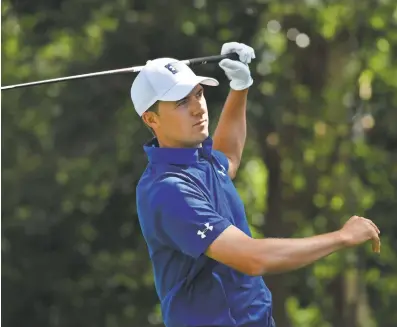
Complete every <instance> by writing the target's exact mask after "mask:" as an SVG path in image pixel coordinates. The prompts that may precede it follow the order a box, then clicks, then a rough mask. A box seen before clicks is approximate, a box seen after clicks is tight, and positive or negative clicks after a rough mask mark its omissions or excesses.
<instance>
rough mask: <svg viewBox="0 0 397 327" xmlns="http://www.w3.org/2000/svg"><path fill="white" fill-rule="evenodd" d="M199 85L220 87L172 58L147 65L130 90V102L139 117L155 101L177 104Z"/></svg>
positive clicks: (160, 59) (154, 61)
mask: <svg viewBox="0 0 397 327" xmlns="http://www.w3.org/2000/svg"><path fill="white" fill-rule="evenodd" d="M197 84H204V85H209V86H218V85H219V82H218V81H217V80H216V79H214V78H210V77H203V76H197V75H196V74H195V73H194V72H193V71H192V70H191V69H190V68H189V66H187V65H186V64H185V63H184V62H182V61H179V60H177V59H173V58H159V59H155V60H151V61H148V62H147V63H146V65H145V66H144V67H143V68H142V70H141V71H140V72H139V74H138V76H137V77H136V78H135V80H134V82H133V83H132V86H131V99H132V103H133V105H134V107H135V111H136V112H137V113H138V115H139V116H142V114H143V113H144V112H145V111H146V110H148V109H149V108H150V107H151V106H152V105H153V104H154V103H155V102H156V101H178V100H180V99H183V98H184V97H185V96H187V95H188V94H189V93H190V91H191V90H193V88H194V87H195V86H196V85H197Z"/></svg>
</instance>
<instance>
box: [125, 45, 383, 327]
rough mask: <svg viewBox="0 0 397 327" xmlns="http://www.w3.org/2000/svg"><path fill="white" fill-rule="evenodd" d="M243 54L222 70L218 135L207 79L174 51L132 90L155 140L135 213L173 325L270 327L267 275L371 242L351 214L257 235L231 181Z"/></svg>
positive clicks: (372, 229) (245, 70)
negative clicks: (319, 229) (298, 230)
mask: <svg viewBox="0 0 397 327" xmlns="http://www.w3.org/2000/svg"><path fill="white" fill-rule="evenodd" d="M230 52H236V53H237V54H238V55H239V58H240V61H233V60H229V59H225V60H223V61H221V62H220V63H219V65H220V67H221V68H222V69H223V70H224V71H225V74H226V75H227V77H228V78H229V79H230V88H231V90H230V93H229V95H228V97H227V99H226V102H225V105H224V108H223V111H222V114H221V117H220V119H219V122H218V125H217V128H216V131H215V133H214V136H213V138H211V137H210V136H209V133H208V111H207V104H206V101H205V97H204V89H203V86H202V85H208V86H216V85H218V81H216V80H214V79H213V78H209V77H200V76H196V75H195V74H194V73H193V72H192V71H191V70H190V68H189V67H188V66H186V65H184V64H182V63H181V62H176V60H175V59H171V58H160V59H156V60H153V61H151V62H148V63H147V64H146V66H145V67H144V69H143V70H142V71H141V72H140V74H139V75H138V76H137V78H136V79H135V81H134V83H133V85H132V87H131V97H132V101H133V104H134V107H135V110H136V111H137V113H138V114H139V116H141V117H142V119H143V121H144V123H145V124H146V125H147V126H148V127H149V128H150V129H151V130H152V131H153V133H154V135H155V138H153V140H152V141H150V142H149V143H147V144H146V145H145V146H144V149H145V151H146V154H147V156H148V159H149V164H148V166H147V168H146V170H145V172H144V173H143V175H142V177H141V179H140V181H139V185H138V187H137V210H138V216H139V221H140V224H141V228H142V233H143V236H144V238H145V240H146V242H147V245H148V250H149V255H150V258H151V261H152V264H153V270H154V280H155V287H156V290H157V293H158V296H159V298H160V302H161V309H162V315H163V321H164V323H165V325H166V326H167V327H187V326H189V327H198V326H200V327H204V326H206V327H209V326H211V327H215V326H227V327H231V326H238V327H243V326H244V327H268V326H275V323H274V320H273V318H272V298H271V293H270V291H269V290H268V288H267V287H266V284H265V283H264V281H263V278H262V277H261V276H262V275H264V274H266V273H279V272H284V271H290V270H294V269H298V268H300V267H303V266H305V265H308V264H310V263H312V262H314V261H316V260H318V259H320V258H323V257H325V256H327V255H329V254H330V253H332V252H334V251H337V250H340V249H342V248H345V247H348V246H353V245H358V244H361V243H363V242H365V241H367V240H370V239H372V240H373V248H374V251H379V246H380V241H379V237H378V234H379V230H378V228H377V227H376V226H375V224H374V223H373V222H371V221H370V220H368V219H365V218H362V217H356V216H354V217H352V218H350V219H349V220H348V222H347V223H346V224H345V225H344V226H343V227H342V228H341V229H340V230H338V231H335V232H331V233H328V234H323V235H317V236H313V237H308V238H301V239H271V238H268V239H253V238H252V237H251V234H250V230H249V227H248V224H247V219H246V216H245V212H244V205H243V203H242V201H241V200H240V198H239V196H238V193H237V191H236V189H235V187H234V186H233V183H232V179H233V178H234V177H235V176H236V173H237V169H238V167H239V165H240V160H241V155H242V151H243V147H244V143H245V138H246V105H247V94H248V88H249V87H250V86H251V85H252V84H253V80H252V77H251V74H250V69H249V66H248V64H249V63H250V62H251V60H252V59H254V58H255V54H254V50H253V49H252V48H250V47H248V46H246V45H244V44H241V43H237V42H231V43H226V44H224V45H223V47H222V49H221V54H225V53H230Z"/></svg>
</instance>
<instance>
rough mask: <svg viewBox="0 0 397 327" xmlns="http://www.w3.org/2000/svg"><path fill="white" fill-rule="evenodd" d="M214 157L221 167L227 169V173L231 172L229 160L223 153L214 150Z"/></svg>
mask: <svg viewBox="0 0 397 327" xmlns="http://www.w3.org/2000/svg"><path fill="white" fill-rule="evenodd" d="M212 155H213V156H214V157H215V159H216V160H217V161H218V163H219V164H220V165H222V166H223V167H225V171H229V159H228V158H227V157H226V155H225V154H224V153H223V152H221V151H218V150H215V149H212Z"/></svg>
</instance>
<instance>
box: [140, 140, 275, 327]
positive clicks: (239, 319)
mask: <svg viewBox="0 0 397 327" xmlns="http://www.w3.org/2000/svg"><path fill="white" fill-rule="evenodd" d="M144 149H145V151H146V154H147V156H148V159H149V164H148V166H147V168H146V170H145V171H144V173H143V175H142V177H141V179H140V181H139V184H138V186H137V210H138V217H139V222H140V225H141V229H142V233H143V236H144V238H145V241H146V243H147V246H148V250H149V255H150V259H151V261H152V265H153V272H154V282H155V287H156V290H157V294H158V296H159V299H160V303H161V309H162V316H163V321H164V323H165V325H166V326H167V327H198V326H200V327H203V326H211V327H215V326H227V327H229V326H230V327H232V326H238V327H243V326H244V327H267V326H271V320H272V318H271V315H272V304H271V302H272V298H271V293H270V291H269V290H268V288H267V286H266V285H265V283H264V281H263V279H262V277H260V276H255V277H252V276H248V275H246V274H243V273H240V272H238V271H236V270H234V269H232V268H229V267H228V266H226V265H223V264H221V263H219V262H217V261H215V260H213V259H211V258H209V257H207V256H206V255H205V254H204V252H205V251H206V249H207V248H208V246H209V245H210V244H211V243H212V242H213V241H214V240H215V239H216V238H217V237H218V236H219V235H220V234H221V233H222V232H223V231H224V230H225V229H226V228H227V227H228V226H230V225H234V226H236V227H238V228H239V229H241V230H242V231H243V232H245V233H246V234H247V235H249V236H251V233H250V230H249V226H248V223H247V219H246V216H245V210H244V205H243V203H242V201H241V199H240V197H239V195H238V193H237V190H236V189H235V187H234V185H233V182H232V180H231V179H230V178H229V176H228V174H227V171H228V160H227V158H226V156H225V155H224V154H223V153H221V152H219V151H217V150H214V149H212V139H211V138H210V137H208V138H207V139H206V140H205V141H204V142H203V146H202V147H201V148H197V149H189V148H183V149H182V148H178V149H175V148H160V147H158V143H157V140H156V139H153V140H152V141H151V142H149V143H147V144H146V145H145V146H144Z"/></svg>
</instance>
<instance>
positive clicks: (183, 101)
mask: <svg viewBox="0 0 397 327" xmlns="http://www.w3.org/2000/svg"><path fill="white" fill-rule="evenodd" d="M185 103H187V99H183V100H181V101H179V102H178V103H177V106H178V107H179V106H181V105H184V104H185Z"/></svg>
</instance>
